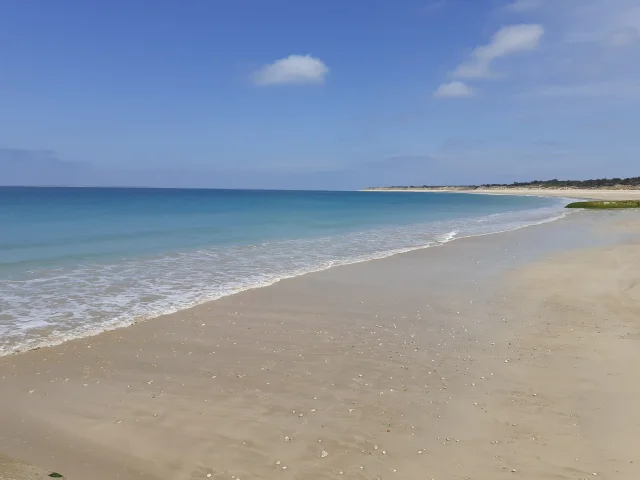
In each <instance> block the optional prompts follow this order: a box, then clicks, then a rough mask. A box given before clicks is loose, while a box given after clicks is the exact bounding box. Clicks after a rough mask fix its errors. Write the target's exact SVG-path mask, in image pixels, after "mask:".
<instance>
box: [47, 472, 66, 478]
mask: <svg viewBox="0 0 640 480" xmlns="http://www.w3.org/2000/svg"><path fill="white" fill-rule="evenodd" d="M49 476H50V477H53V478H64V477H63V476H62V475H60V474H59V473H58V472H51V473H50V474H49Z"/></svg>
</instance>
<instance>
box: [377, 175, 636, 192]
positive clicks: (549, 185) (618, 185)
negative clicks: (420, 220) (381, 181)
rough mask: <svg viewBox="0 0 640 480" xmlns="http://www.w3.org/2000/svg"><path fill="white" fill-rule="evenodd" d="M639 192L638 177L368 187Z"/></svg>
mask: <svg viewBox="0 0 640 480" xmlns="http://www.w3.org/2000/svg"><path fill="white" fill-rule="evenodd" d="M543 189H549V190H591V189H593V190H640V177H631V178H600V179H595V180H558V179H553V180H533V181H531V182H513V183H509V184H506V183H488V184H482V185H422V186H416V185H408V186H406V185H405V186H387V187H369V188H365V189H364V190H366V191H372V190H374V191H375V190H393V191H398V190H417V191H427V190H428V191H454V192H455V191H465V192H466V191H473V190H483V191H484V190H543Z"/></svg>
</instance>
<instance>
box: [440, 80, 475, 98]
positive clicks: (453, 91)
mask: <svg viewBox="0 0 640 480" xmlns="http://www.w3.org/2000/svg"><path fill="white" fill-rule="evenodd" d="M474 93H475V92H474V91H473V89H472V88H471V87H469V86H468V85H466V84H464V83H462V82H457V81H456V82H451V83H443V84H442V85H440V86H439V87H438V89H437V90H436V91H435V93H434V94H433V96H434V97H436V98H459V97H471V96H473V95H474Z"/></svg>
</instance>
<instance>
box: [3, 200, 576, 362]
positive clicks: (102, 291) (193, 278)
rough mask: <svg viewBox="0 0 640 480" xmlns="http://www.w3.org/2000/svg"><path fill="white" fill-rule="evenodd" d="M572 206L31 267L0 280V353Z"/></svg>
mask: <svg viewBox="0 0 640 480" xmlns="http://www.w3.org/2000/svg"><path fill="white" fill-rule="evenodd" d="M567 214H568V213H567V212H566V211H562V210H561V209H560V208H559V206H554V207H546V208H538V209H532V210H525V211H517V212H516V211H514V212H506V213H500V214H493V215H485V216H481V217H468V218H464V219H457V220H450V221H438V222H425V223H417V224H412V225H403V226H388V227H384V228H378V229H372V230H364V231H359V232H351V233H344V234H339V235H332V236H325V237H315V238H301V239H289V240H279V241H269V242H263V243H257V244H254V245H244V246H218V247H211V248H204V249H199V250H194V251H187V252H174V253H171V254H163V255H154V256H147V257H140V258H136V259H129V260H124V261H121V262H118V263H112V264H105V265H96V264H94V265H85V266H76V267H72V268H71V267H70V268H56V269H50V270H34V271H31V272H26V273H24V274H22V276H21V277H20V278H18V279H12V280H3V281H2V282H0V285H1V286H2V290H3V296H2V298H0V312H2V313H1V314H0V320H2V324H1V325H0V356H4V355H8V354H12V353H17V352H21V351H25V350H29V349H33V348H38V347H44V346H51V345H57V344H60V343H63V342H65V341H67V340H70V339H73V338H78V337H86V336H91V335H96V334H98V333H101V332H103V331H106V330H113V329H116V328H120V327H125V326H128V325H131V324H132V323H135V322H138V321H141V320H148V319H151V318H154V317H158V316H161V315H165V314H169V313H174V312H176V311H180V310H184V309H187V308H190V307H193V306H195V305H198V304H201V303H204V302H208V301H212V300H216V299H219V298H222V297H225V296H229V295H233V294H236V293H239V292H242V291H245V290H249V289H253V288H261V287H265V286H268V285H272V284H274V283H276V282H278V281H280V280H283V279H286V278H292V277H296V276H300V275H304V274H307V273H311V272H316V271H320V270H325V269H328V268H332V267H335V266H340V265H347V264H353V263H359V262H366V261H370V260H375V259H380V258H385V257H389V256H392V255H396V254H399V253H404V252H409V251H412V250H417V249H422V248H429V247H433V246H437V245H442V244H445V243H448V242H450V241H453V240H456V239H459V238H466V237H472V236H478V235H487V234H493V233H500V232H504V231H509V230H515V229H519V228H523V227H526V226H530V225H536V224H540V223H546V222H551V221H554V220H557V219H559V218H562V217H564V216H565V215H567Z"/></svg>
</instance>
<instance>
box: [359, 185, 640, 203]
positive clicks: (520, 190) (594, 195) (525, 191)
mask: <svg viewBox="0 0 640 480" xmlns="http://www.w3.org/2000/svg"><path fill="white" fill-rule="evenodd" d="M361 191H363V192H408V193H414V192H427V193H468V194H481V195H529V196H536V197H566V198H584V199H592V200H611V199H617V200H636V199H640V188H624V187H623V188H615V187H599V188H571V187H563V188H528V187H507V186H505V187H472V186H469V187H462V186H460V187H458V186H443V187H426V188H425V187H373V188H365V189H363V190H361Z"/></svg>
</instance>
